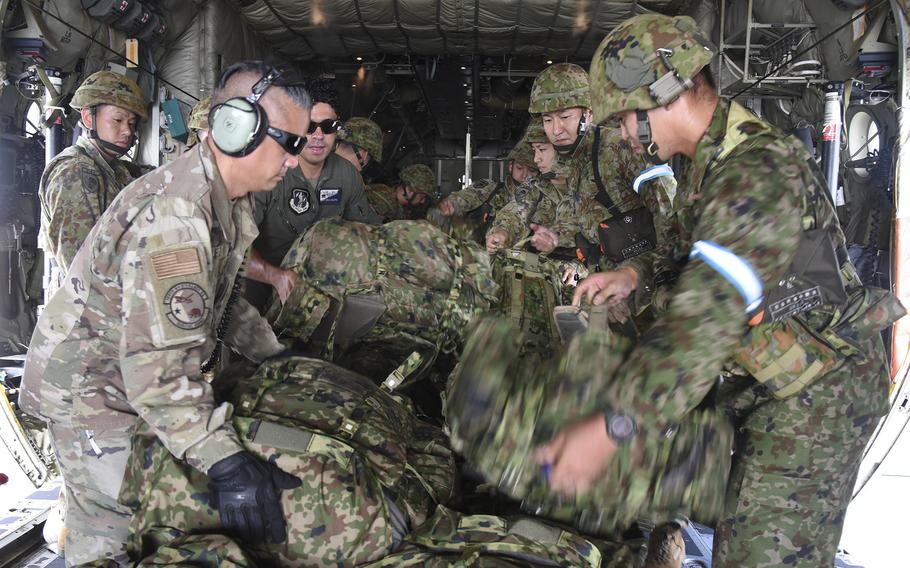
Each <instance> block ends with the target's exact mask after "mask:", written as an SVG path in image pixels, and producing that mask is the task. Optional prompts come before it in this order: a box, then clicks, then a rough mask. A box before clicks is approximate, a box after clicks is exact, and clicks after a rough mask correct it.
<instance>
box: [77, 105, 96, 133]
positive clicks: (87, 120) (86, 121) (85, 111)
mask: <svg viewBox="0 0 910 568" xmlns="http://www.w3.org/2000/svg"><path fill="white" fill-rule="evenodd" d="M79 116H80V118H81V119H82V124H83V126H85V127H86V128H87V129H89V130H91V129H93V128H95V125H94V124H92V111H91V109H89V108H88V107H82V110H80V111H79Z"/></svg>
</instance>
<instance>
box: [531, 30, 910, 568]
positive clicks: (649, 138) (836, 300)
mask: <svg viewBox="0 0 910 568" xmlns="http://www.w3.org/2000/svg"><path fill="white" fill-rule="evenodd" d="M712 56H713V48H712V47H711V46H710V45H709V43H708V42H707V40H705V39H704V37H703V36H702V34H701V33H700V32H699V30H698V28H697V26H696V24H695V22H694V21H693V20H692V19H691V18H688V17H676V18H670V17H667V16H662V15H642V16H637V17H635V18H632V19H630V20H628V21H626V22H625V23H623V24H621V25H620V26H618V27H617V28H616V29H615V30H614V31H613V32H612V33H611V34H610V35H609V36H607V37H606V38H605V39H604V40H603V42H602V43H601V44H600V47H599V48H598V49H597V51H596V52H595V54H594V57H593V59H592V63H591V76H592V92H593V96H592V99H593V104H594V115H595V119H596V120H597V121H598V122H603V121H607V120H615V119H618V120H619V121H620V122H621V125H622V129H623V132H624V136H625V137H626V139H627V140H630V141H631V142H632V144H633V145H634V146H635V147H636V149H637V151H639V152H641V153H646V154H649V155H650V156H652V157H653V158H656V159H659V160H666V159H668V158H670V157H671V156H672V155H674V154H677V153H679V154H683V155H685V156H686V157H688V158H690V159H691V160H692V165H691V167H690V169H689V172H688V177H687V179H686V181H685V182H684V184H685V186H686V187H687V189H688V191H686V192H685V195H684V196H683V197H684V202H683V203H682V204H681V205H680V206H679V208H678V209H679V223H678V225H679V230H680V234H679V241H678V248H677V258H678V259H680V261H681V264H682V265H683V269H682V272H681V275H680V277H679V279H678V281H677V283H676V285H675V288H674V294H673V297H672V300H671V302H670V305H669V307H668V309H667V310H666V312H665V313H664V314H663V316H662V317H661V318H659V319H658V321H657V322H656V323H655V325H654V326H653V327H652V328H651V329H649V330H648V331H647V332H646V333H645V334H644V336H643V338H642V340H641V342H640V344H639V346H638V347H637V348H636V349H634V350H633V351H632V353H631V354H630V355H629V358H628V359H627V361H626V363H625V364H624V367H623V368H622V370H621V371H620V378H621V379H622V380H623V382H624V384H625V389H624V390H623V391H622V392H621V393H619V395H618V396H615V397H612V398H611V399H610V400H603V401H602V402H601V405H600V408H601V409H602V412H598V413H596V414H594V415H593V416H591V417H589V418H587V419H583V420H581V421H580V422H577V423H575V424H573V425H566V427H565V428H563V429H562V431H561V432H559V433H557V434H556V436H555V437H554V438H553V439H552V440H551V441H550V442H548V443H547V444H545V445H543V446H542V447H540V448H539V451H538V459H539V461H540V463H542V464H549V465H548V467H549V468H550V471H551V474H550V476H549V479H550V484H551V486H552V488H553V489H554V490H556V491H559V492H563V493H573V492H577V493H583V492H585V491H586V490H587V489H588V488H589V487H590V486H591V484H592V483H593V482H594V481H595V480H596V479H597V478H598V476H599V475H601V472H602V471H604V468H605V467H607V465H608V464H610V462H611V461H612V459H613V456H614V454H616V452H617V447H619V448H622V447H625V445H626V444H628V443H630V441H631V440H637V439H640V438H642V437H644V439H645V440H650V439H653V440H657V439H659V438H660V437H662V436H663V433H664V432H666V431H667V430H668V429H672V428H673V427H674V425H675V424H678V423H679V422H680V421H681V420H683V419H684V418H685V417H686V416H687V415H689V414H690V413H691V412H692V411H693V409H694V408H695V407H696V406H698V405H699V404H701V403H702V402H703V400H704V399H705V397H706V396H707V395H708V393H709V392H710V391H711V390H712V388H713V387H714V386H715V385H716V384H717V382H718V381H717V378H718V376H719V375H721V373H724V376H725V379H724V380H723V381H722V383H721V384H720V386H719V390H718V391H717V395H718V403H719V404H721V405H722V406H723V407H724V408H726V409H727V411H728V413H729V415H730V417H731V418H732V419H733V420H734V423H735V425H736V427H737V437H736V440H735V455H734V458H733V466H732V471H731V476H730V480H729V483H728V488H727V500H726V504H725V510H724V513H723V515H722V517H721V519H722V520H721V521H720V523H719V524H718V526H717V532H716V534H715V540H714V558H713V565H714V566H716V567H719V568H726V567H728V566H753V567H755V566H757V567H764V566H782V565H799V566H826V567H830V566H832V565H833V563H834V554H835V551H836V548H837V543H838V540H839V537H840V532H841V527H842V524H843V519H844V513H845V511H846V508H847V504H848V503H849V501H850V492H851V491H852V488H853V484H854V481H855V479H856V471H857V468H858V466H859V462H860V458H861V454H862V451H863V448H864V446H865V445H866V443H867V441H868V440H869V437H870V435H871V434H872V431H873V430H874V428H875V424H876V421H877V419H878V417H880V416H881V415H883V414H884V413H885V412H886V411H887V401H888V385H889V373H888V365H887V361H886V360H885V357H884V349H883V346H882V343H881V338H880V335H879V333H878V331H879V330H881V329H883V328H884V327H886V326H888V325H890V324H891V323H892V322H893V321H894V320H896V319H897V318H899V317H900V316H901V315H903V313H904V309H903V308H902V306H900V304H899V302H897V300H896V299H895V298H894V296H893V295H891V294H890V293H888V292H885V291H884V290H874V289H869V288H863V287H862V286H861V284H860V283H859V281H858V279H857V278H856V272H855V270H854V268H853V266H852V265H851V264H850V262H849V259H848V258H847V255H846V253H845V250H844V239H843V233H842V232H841V230H840V227H839V225H838V224H837V218H836V216H835V213H834V208H833V206H832V204H831V201H830V198H829V195H828V193H827V187H826V184H825V181H824V177H823V176H822V174H821V172H820V171H819V170H818V168H817V166H816V165H815V162H814V161H813V160H812V159H811V158H810V156H809V155H808V153H807V152H806V150H805V148H804V147H803V146H802V144H801V143H800V142H799V141H798V140H796V139H793V138H788V137H786V136H785V135H784V134H783V133H781V132H780V131H778V130H777V129H775V128H774V127H772V126H770V125H768V124H767V123H764V122H762V121H761V120H759V119H757V118H755V117H754V116H753V115H752V114H750V113H749V112H748V111H746V110H745V109H744V108H743V107H742V106H740V105H738V104H737V103H735V102H727V101H721V100H719V98H718V96H717V92H716V90H715V88H714V87H713V84H712V82H711V79H710V76H709V75H708V73H707V71H706V70H705V67H706V66H707V64H708V62H709V61H710V59H711V57H712ZM638 121H642V122H643V123H644V122H647V123H649V126H650V135H648V134H647V130H648V129H646V128H642V129H639V124H638ZM636 133H639V135H638V136H636ZM709 170H710V176H708V175H706V173H707V172H708V171H709ZM677 197H680V196H677ZM806 245H808V246H806ZM807 249H809V250H811V251H812V252H811V254H809V255H808V256H805V251H806V250H807ZM816 251H818V252H816ZM802 259H805V264H803V261H802ZM808 265H811V266H808ZM808 269H811V274H812V276H808V275H807V274H809V272H808ZM803 270H807V272H806V273H804V272H803ZM585 284H586V283H585V282H583V283H582V286H585ZM789 286H794V287H795V289H796V290H797V292H798V295H799V296H802V297H803V299H805V298H809V301H803V300H799V301H796V302H794V301H793V300H794V299H795V298H796V297H795V296H793V295H792V292H790V291H789ZM633 287H634V286H633ZM838 287H839V289H838ZM586 288H587V287H586ZM597 289H598V286H596V285H592V286H590V289H589V290H583V291H582V294H584V293H587V292H589V291H596V290H597ZM780 298H782V299H780ZM778 299H780V300H778ZM790 308H794V309H790ZM636 443H637V442H636Z"/></svg>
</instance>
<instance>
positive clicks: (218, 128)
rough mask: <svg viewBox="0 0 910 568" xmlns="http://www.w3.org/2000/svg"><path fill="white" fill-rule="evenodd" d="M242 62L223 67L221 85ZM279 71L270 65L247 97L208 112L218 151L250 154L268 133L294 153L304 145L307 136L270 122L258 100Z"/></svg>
mask: <svg viewBox="0 0 910 568" xmlns="http://www.w3.org/2000/svg"><path fill="white" fill-rule="evenodd" d="M244 68H245V66H244V64H237V65H234V66H232V67H229V68H228V69H226V70H225V72H224V74H223V75H222V79H221V82H220V83H221V86H224V84H225V83H226V82H227V80H228V78H230V76H231V75H233V74H234V73H237V72H238V71H240V70H241V69H244ZM281 74H282V72H281V70H279V69H276V68H274V67H269V68H268V70H267V71H266V72H265V74H264V75H263V76H262V78H260V79H259V81H257V82H256V84H255V85H253V89H252V91H251V92H250V94H249V95H248V96H246V97H235V98H232V99H228V100H226V101H224V102H223V103H220V104H218V105H215V106H214V107H212V110H211V111H210V112H209V131H210V132H209V134H210V136H211V137H212V141H213V142H214V143H215V146H217V147H218V149H219V150H221V151H222V152H224V153H225V154H227V155H228V156H232V157H235V158H240V157H243V156H246V155H248V154H250V153H252V152H253V151H254V150H255V149H256V148H258V147H259V145H260V144H262V142H263V140H265V137H266V136H271V137H272V138H274V139H275V141H276V142H278V143H279V144H280V145H281V147H282V148H284V150H285V151H286V152H287V153H288V154H290V155H292V156H296V155H298V154H300V152H302V151H303V147H304V146H306V136H299V135H297V134H292V133H290V132H285V131H284V130H281V129H279V128H275V127H273V126H270V125H269V115H268V114H267V113H266V111H265V109H264V108H262V105H260V104H259V99H261V98H262V95H263V94H265V91H266V90H267V89H268V88H269V87H270V86H272V85H273V84H274V85H278V84H279V83H276V81H278V79H279V78H280V77H281Z"/></svg>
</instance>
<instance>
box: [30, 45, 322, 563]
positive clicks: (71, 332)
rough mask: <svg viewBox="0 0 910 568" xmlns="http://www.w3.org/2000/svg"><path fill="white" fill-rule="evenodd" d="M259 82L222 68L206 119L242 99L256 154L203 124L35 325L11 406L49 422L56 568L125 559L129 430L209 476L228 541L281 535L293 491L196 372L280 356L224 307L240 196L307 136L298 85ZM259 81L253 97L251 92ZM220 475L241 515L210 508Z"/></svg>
mask: <svg viewBox="0 0 910 568" xmlns="http://www.w3.org/2000/svg"><path fill="white" fill-rule="evenodd" d="M266 77H268V78H269V81H272V82H273V81H274V79H275V76H274V75H273V74H272V73H270V68H268V67H267V66H265V65H263V64H261V63H258V62H252V63H242V64H237V65H235V66H232V67H231V68H229V69H228V70H227V71H226V72H225V74H224V75H223V78H222V81H221V82H220V83H219V90H218V91H217V92H216V94H215V95H214V102H215V103H216V105H217V104H219V103H224V102H225V101H226V100H228V99H232V105H233V106H227V107H225V106H222V107H216V110H217V111H221V110H222V109H223V108H228V109H232V108H236V106H237V105H238V104H247V103H249V104H252V103H254V102H255V99H256V98H258V97H259V96H261V99H259V102H258V103H256V104H261V107H260V108H261V110H262V111H263V112H267V113H268V114H269V115H270V116H271V122H270V125H271V127H272V128H270V129H269V132H268V135H267V136H265V138H264V139H262V141H261V143H259V144H258V146H255V149H254V150H252V151H251V152H250V153H248V154H247V155H245V156H244V157H230V156H228V155H227V154H225V153H224V152H223V151H222V150H220V149H219V146H218V144H219V142H218V138H219V137H218V136H216V135H217V134H218V131H217V130H214V129H213V131H212V135H211V136H210V137H209V138H208V139H207V140H206V141H205V142H204V143H202V144H198V145H197V146H196V147H194V148H193V149H191V150H190V151H188V152H186V153H185V154H183V155H182V156H180V157H179V158H178V159H176V160H174V161H173V162H170V163H169V164H167V165H165V166H163V167H161V168H159V169H157V170H155V171H154V172H152V173H150V174H148V175H146V176H143V177H142V178H140V179H138V180H136V181H134V182H133V183H132V184H130V185H129V186H127V187H126V188H125V189H124V190H123V191H122V192H121V193H120V195H119V196H118V197H117V199H116V200H114V202H113V203H112V204H111V205H110V207H109V209H108V210H107V211H106V212H104V213H103V214H102V215H101V216H100V219H99V220H98V223H97V224H96V225H95V227H94V228H93V229H92V230H91V232H90V233H89V234H88V237H87V238H86V242H85V244H84V245H83V246H82V247H81V248H80V249H79V252H77V253H76V256H75V260H74V262H73V265H72V270H71V271H70V272H69V274H68V275H67V280H66V283H65V285H64V286H63V287H62V288H61V289H60V290H59V291H58V292H57V294H55V295H54V297H53V298H52V299H51V301H50V303H49V304H48V305H47V307H46V309H45V310H44V312H43V314H42V315H41V318H40V319H39V321H38V324H37V327H36V330H35V333H34V335H33V337H32V342H31V345H30V347H29V350H28V359H27V361H26V366H25V375H24V377H23V382H22V393H21V395H20V398H19V401H20V404H21V405H22V409H23V410H24V411H25V412H27V413H29V414H31V415H33V416H37V417H40V418H42V419H44V420H45V421H47V422H48V425H49V429H50V432H51V435H52V438H53V442H54V446H55V452H56V454H57V459H58V462H59V465H60V469H61V471H62V472H63V478H64V484H65V491H66V504H67V512H66V519H67V520H66V524H67V529H68V534H67V537H66V562H67V565H68V566H73V565H76V564H81V563H85V562H93V561H106V562H107V563H109V564H124V563H125V562H126V561H127V558H126V554H125V551H126V538H127V525H128V522H129V512H128V510H127V509H126V508H125V507H124V506H122V505H121V504H119V503H118V502H117V496H118V492H119V489H120V486H121V482H122V480H123V476H124V471H125V464H126V457H127V455H128V454H129V453H130V447H131V440H130V438H131V435H132V433H133V431H134V429H135V428H136V424H137V422H138V421H139V420H143V421H145V422H146V423H148V424H149V425H150V426H151V428H152V430H153V431H154V432H155V434H156V435H157V436H158V438H159V439H160V440H161V442H162V443H163V444H164V445H165V446H166V447H167V448H168V450H169V451H170V452H171V453H173V454H174V456H176V457H178V458H180V459H184V460H186V461H187V462H188V463H189V465H191V466H192V467H194V468H196V469H198V470H199V471H201V472H204V473H207V474H208V475H209V479H210V481H211V483H212V484H214V487H213V493H212V499H213V500H212V503H213V505H214V506H216V507H218V508H219V509H220V513H221V518H222V523H223V524H224V526H225V529H226V530H227V531H228V532H231V533H239V534H240V535H241V537H249V534H251V531H247V530H246V527H244V526H238V525H237V524H236V522H237V521H243V520H244V519H246V520H247V521H248V522H250V523H251V524H252V523H256V522H257V521H258V523H259V525H258V526H259V527H260V530H259V531H258V533H257V532H256V531H252V534H253V535H255V536H257V537H258V538H262V535H263V533H267V534H268V535H269V536H270V537H271V538H273V539H275V538H278V534H279V533H282V531H283V525H282V523H281V519H280V518H279V519H276V518H274V511H275V507H276V503H277V495H278V491H280V490H281V489H282V488H287V487H289V486H290V485H292V480H289V479H287V478H285V477H282V475H285V474H283V473H282V472H280V471H278V470H273V469H272V467H273V466H269V465H267V464H263V463H261V462H259V461H258V460H256V459H255V458H252V457H251V456H250V455H249V454H247V453H245V452H243V447H242V446H241V445H240V443H239V441H238V438H237V434H236V433H235V431H234V429H233V427H231V425H230V423H229V419H230V415H231V406H230V405H224V404H222V405H217V404H216V403H215V400H214V399H213V396H212V390H211V387H210V386H209V384H208V382H207V381H206V380H205V379H204V376H203V368H205V369H208V368H211V367H212V366H213V364H214V363H215V362H217V360H218V358H219V354H220V352H221V344H222V342H227V343H229V344H231V345H232V346H234V347H235V348H236V349H238V350H239V351H240V352H241V353H243V354H244V355H246V356H247V357H249V358H250V359H253V360H256V361H258V360H262V359H263V358H265V357H268V356H271V355H274V354H275V353H277V352H279V351H280V350H281V349H282V348H281V345H280V344H279V343H278V341H277V339H276V338H275V336H274V334H273V333H272V331H271V329H270V328H269V327H268V324H267V323H266V322H265V320H263V319H262V318H261V317H260V316H259V315H258V314H257V313H256V312H255V311H254V310H253V308H252V307H251V306H250V305H249V304H247V303H246V302H245V301H243V300H242V299H240V298H239V297H238V295H237V292H238V288H237V286H236V280H237V278H238V272H239V271H240V269H241V265H242V264H243V261H244V257H245V255H246V253H247V249H248V248H249V246H250V243H251V242H252V241H253V239H254V238H255V237H256V234H257V230H256V225H255V222H254V221H253V213H252V202H251V193H252V192H256V191H268V190H270V189H271V188H272V187H273V186H274V185H275V183H276V182H277V180H279V179H280V177H281V176H282V175H283V174H284V173H285V171H287V169H288V168H291V167H294V166H296V164H297V158H296V155H297V154H298V153H299V151H300V149H301V148H302V147H303V142H302V138H303V137H302V136H298V135H295V134H293V133H294V132H297V133H299V134H300V135H302V134H303V132H305V131H306V126H307V122H308V119H307V117H308V110H309V104H310V103H309V99H308V97H307V95H306V91H304V90H302V89H298V88H295V87H284V88H282V89H279V88H277V87H275V88H272V89H268V85H269V82H266ZM263 83H265V88H264V89H263V90H262V91H264V94H263V92H262V91H260V92H259V93H258V95H257V93H256V91H255V89H254V90H253V94H250V93H251V86H252V85H254V84H256V86H257V88H258V87H259V86H260V85H262V84H263ZM265 89H268V90H265ZM235 97H238V98H235ZM244 97H247V98H244ZM234 101H240V102H238V103H236V104H235V103H234ZM216 116H217V115H216ZM222 120H224V119H222ZM279 129H288V130H290V132H288V131H287V130H279ZM279 132H280V133H282V134H281V135H282V136H283V137H284V139H283V141H281V142H279V138H277V137H276V136H277V134H278V133H279ZM239 462H242V463H239ZM228 466H230V467H228ZM225 478H227V479H230V480H231V483H233V484H234V489H235V490H237V491H235V493H234V494H233V495H234V496H236V497H238V502H241V503H242V502H243V501H242V498H243V497H244V496H246V497H247V498H249V496H250V495H255V497H256V501H257V502H256V503H251V504H248V505H246V506H247V507H252V508H251V509H249V511H252V512H253V513H254V514H253V515H252V516H248V515H240V514H238V513H239V512H238V511H236V510H232V508H231V503H230V502H229V501H226V500H223V499H222V498H223V497H224V495H225V494H226V493H225V492H226V491H229V490H228V489H227V488H225V486H224V481H223V480H224V479H225ZM251 488H252V489H251ZM254 490H255V491H254ZM260 498H261V502H260ZM249 511H247V512H248V513H249ZM269 511H272V512H271V513H270V512H269ZM226 514H227V515H228V516H226ZM279 514H280V513H279ZM230 515H236V517H234V519H233V521H234V522H232V519H231V518H230ZM262 517H265V523H264V524H265V525H266V530H261V527H262V525H263V520H262ZM282 534H283V533H282ZM282 538H283V537H282Z"/></svg>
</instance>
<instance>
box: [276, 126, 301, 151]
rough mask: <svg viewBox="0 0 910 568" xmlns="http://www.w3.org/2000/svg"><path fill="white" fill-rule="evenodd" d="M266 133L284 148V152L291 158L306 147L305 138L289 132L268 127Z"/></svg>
mask: <svg viewBox="0 0 910 568" xmlns="http://www.w3.org/2000/svg"><path fill="white" fill-rule="evenodd" d="M267 133H268V135H269V136H271V137H272V138H274V139H275V141H276V142H278V143H279V144H281V147H282V148H284V151H285V152H287V153H288V154H290V155H292V156H297V155H299V154H300V153H301V152H303V147H304V146H306V136H300V135H298V134H291V133H290V132H285V131H284V130H281V129H279V128H275V127H274V126H269V128H268V130H267Z"/></svg>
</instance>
